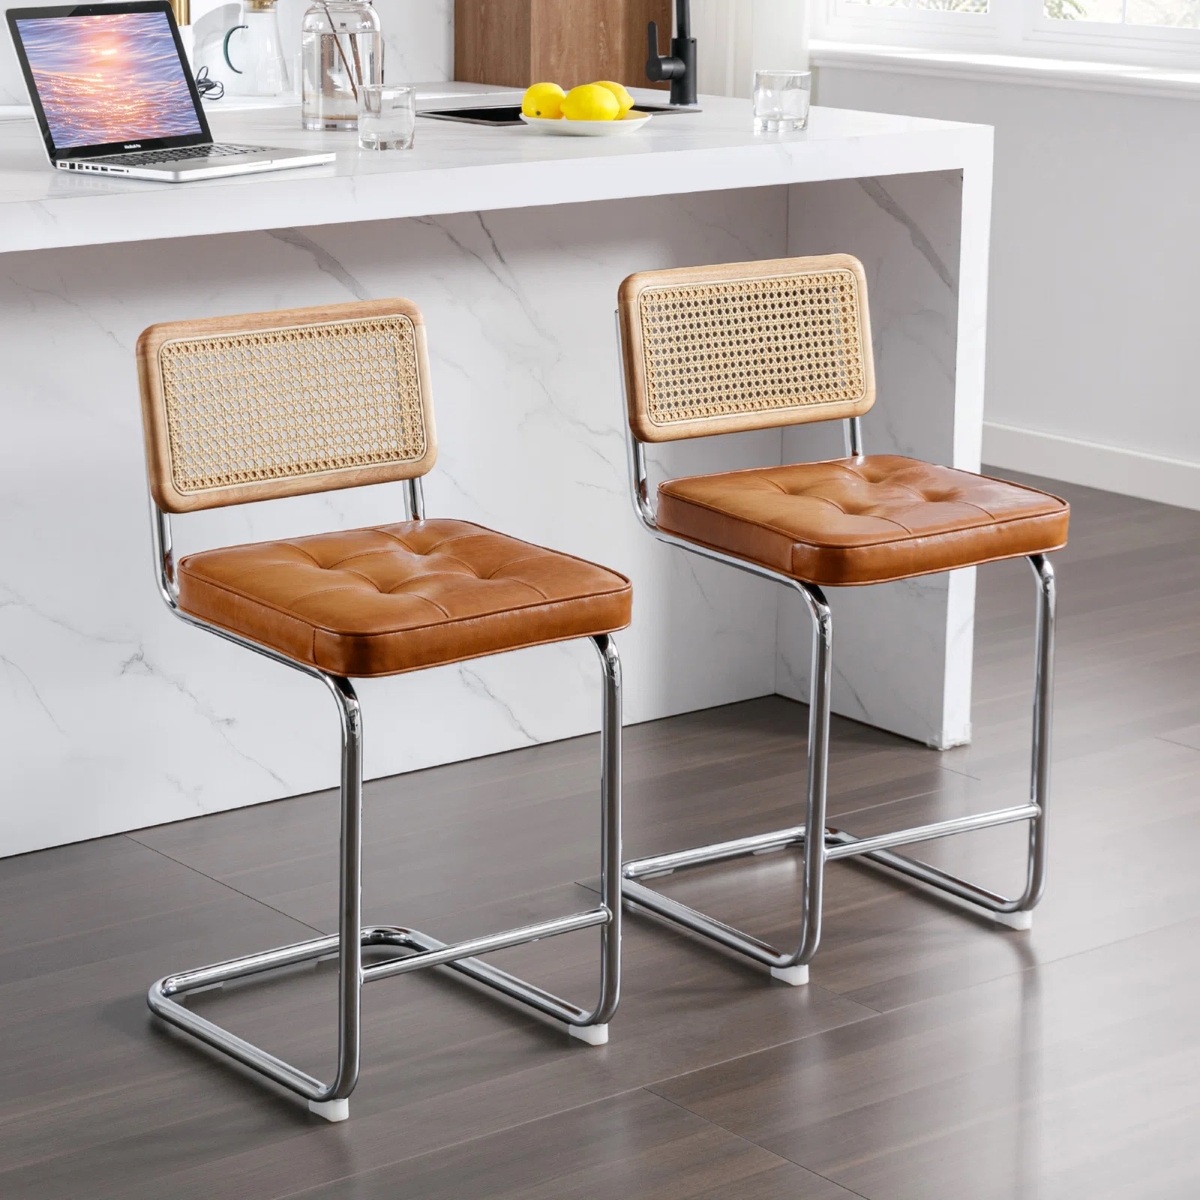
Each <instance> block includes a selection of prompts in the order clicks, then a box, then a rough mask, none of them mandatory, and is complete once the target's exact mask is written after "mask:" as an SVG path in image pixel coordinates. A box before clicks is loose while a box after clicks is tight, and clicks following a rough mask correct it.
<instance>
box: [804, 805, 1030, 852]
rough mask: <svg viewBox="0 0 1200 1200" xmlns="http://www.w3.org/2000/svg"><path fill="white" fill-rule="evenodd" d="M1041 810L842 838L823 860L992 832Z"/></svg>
mask: <svg viewBox="0 0 1200 1200" xmlns="http://www.w3.org/2000/svg"><path fill="white" fill-rule="evenodd" d="M1040 813H1041V809H1039V808H1038V806H1037V805H1036V804H1022V805H1019V806H1018V807H1016V808H1001V809H996V810H995V811H994V812H986V813H977V814H975V815H974V816H970V817H954V818H953V819H951V820H949V821H937V822H935V823H933V824H932V825H917V826H915V827H914V828H912V829H896V830H893V831H892V832H891V833H877V834H875V835H874V836H873V837H861V838H860V837H854V836H852V835H851V834H848V833H846V834H841V838H842V840H840V841H838V842H836V843H835V844H834V845H831V846H830V847H829V848H828V849H827V850H826V852H825V857H826V858H827V859H828V860H829V861H830V862H833V861H834V860H835V859H839V858H853V857H854V856H855V855H858V854H873V853H874V852H875V851H877V850H888V849H890V848H891V847H893V846H908V845H911V844H912V843H914V842H932V841H934V840H935V839H936V838H944V837H951V836H952V835H953V834H956V833H970V832H971V831H972V830H975V829H991V828H993V827H994V826H996V825H1011V824H1012V823H1013V822H1014V821H1030V820H1036V819H1037V817H1038V816H1039V815H1040Z"/></svg>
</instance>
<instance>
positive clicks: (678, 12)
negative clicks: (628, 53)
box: [646, 0, 696, 105]
mask: <svg viewBox="0 0 1200 1200" xmlns="http://www.w3.org/2000/svg"><path fill="white" fill-rule="evenodd" d="M646 40H647V42H648V43H649V47H650V57H649V59H648V60H647V62H646V78H647V79H649V80H650V82H651V83H662V82H663V81H664V80H667V79H669V80H670V81H671V103H672V104H679V105H685V104H686V105H695V103H696V39H695V38H694V37H692V6H691V2H690V0H675V36H674V37H673V38H672V39H671V55H670V57H669V58H662V57H660V56H659V53H658V22H657V21H651V22H650V24H649V25H648V26H647V27H646Z"/></svg>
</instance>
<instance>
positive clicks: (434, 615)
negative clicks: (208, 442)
mask: <svg viewBox="0 0 1200 1200" xmlns="http://www.w3.org/2000/svg"><path fill="white" fill-rule="evenodd" d="M178 578H179V605H180V607H181V608H182V609H183V610H184V611H185V612H189V613H192V614H193V615H194V616H197V617H201V618H203V619H204V620H206V621H211V622H212V623H213V624H215V625H219V626H221V627H222V628H223V629H229V630H232V631H233V632H235V633H239V634H241V635H243V636H244V637H247V638H250V639H251V640H253V641H256V642H260V643H261V644H263V645H266V646H271V647H273V648H274V649H276V650H279V651H280V652H282V653H283V654H286V655H287V656H288V657H289V658H294V659H297V660H298V661H300V662H305V663H311V664H312V665H313V666H316V667H320V668H321V669H322V670H323V671H328V672H330V673H331V674H333V675H344V676H351V677H357V678H362V677H365V676H377V675H397V674H400V673H401V672H404V671H413V670H417V669H419V668H422V667H433V666H438V665H440V664H442V663H452V662H459V661H461V660H463V659H468V658H478V657H479V656H481V655H485V654H498V653H500V652H501V651H504V650H516V649H519V648H520V647H523V646H536V645H540V644H542V643H545V642H560V641H565V640H567V639H570V638H581V637H594V636H596V635H598V634H602V633H612V632H614V631H616V630H618V629H624V628H625V626H627V625H628V624H629V617H630V608H631V604H632V596H633V589H632V588H631V586H630V583H629V580H627V579H626V578H625V577H624V576H622V575H618V574H617V573H616V572H615V571H608V570H606V569H605V568H603V567H597V566H594V565H593V564H592V563H589V562H584V561H583V560H582V559H578V558H572V557H571V556H570V555H567V554H558V553H556V552H554V551H553V550H544V549H542V548H541V547H540V546H531V545H530V544H529V543H528V542H519V541H517V540H516V539H515V538H510V537H505V536H504V535H503V534H499V533H493V532H492V531H491V530H489V529H483V528H481V527H480V526H478V525H472V524H469V523H468V522H466V521H405V522H402V523H400V524H397V525H384V526H380V527H378V528H374V529H351V530H347V531H345V532H342V533H327V534H318V535H316V536H314V537H302V538H294V539H292V540H290V541H285V542H261V543H258V544H256V545H249V546H231V547H228V548H226V549H221V550H206V551H204V552H202V553H200V554H192V555H189V556H188V557H187V558H185V559H183V561H182V562H181V563H180V564H179V568H178Z"/></svg>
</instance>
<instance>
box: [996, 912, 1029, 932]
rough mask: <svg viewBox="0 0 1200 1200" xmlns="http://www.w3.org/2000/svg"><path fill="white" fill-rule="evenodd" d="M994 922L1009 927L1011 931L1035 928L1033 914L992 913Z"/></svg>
mask: <svg viewBox="0 0 1200 1200" xmlns="http://www.w3.org/2000/svg"><path fill="white" fill-rule="evenodd" d="M991 917H992V920H993V921H995V922H996V924H997V925H1007V926H1008V927H1009V929H1032V928H1033V913H1032V911H1030V912H1015V913H992V914H991Z"/></svg>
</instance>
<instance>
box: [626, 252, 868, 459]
mask: <svg viewBox="0 0 1200 1200" xmlns="http://www.w3.org/2000/svg"><path fill="white" fill-rule="evenodd" d="M618 316H619V321H620V328H621V351H622V359H623V368H624V371H625V395H626V400H627V404H628V419H629V425H630V429H631V431H632V432H633V435H634V437H635V438H637V439H638V440H639V441H642V442H670V441H677V440H679V439H681V438H692V437H707V436H709V435H711V434H718V433H735V432H739V431H742V430H748V429H766V428H772V427H777V426H782V425H799V424H806V423H808V422H810V421H829V420H837V419H840V418H847V417H858V416H861V415H862V414H863V413H865V412H866V411H867V410H868V409H869V408H870V407H871V406H872V404H874V402H875V366H874V359H873V357H872V353H871V329H870V320H869V316H868V310H867V280H866V274H865V272H864V271H863V266H862V263H861V262H859V261H858V259H856V258H853V257H852V256H850V255H848V254H830V255H823V256H820V257H811V258H781V259H769V260H765V261H761V262H749V263H728V264H725V265H721V266H709V267H682V268H677V269H673V270H665V271H644V272H640V273H639V274H636V275H631V276H629V278H628V279H626V280H625V281H624V283H622V284H621V288H620V292H619V294H618Z"/></svg>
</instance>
